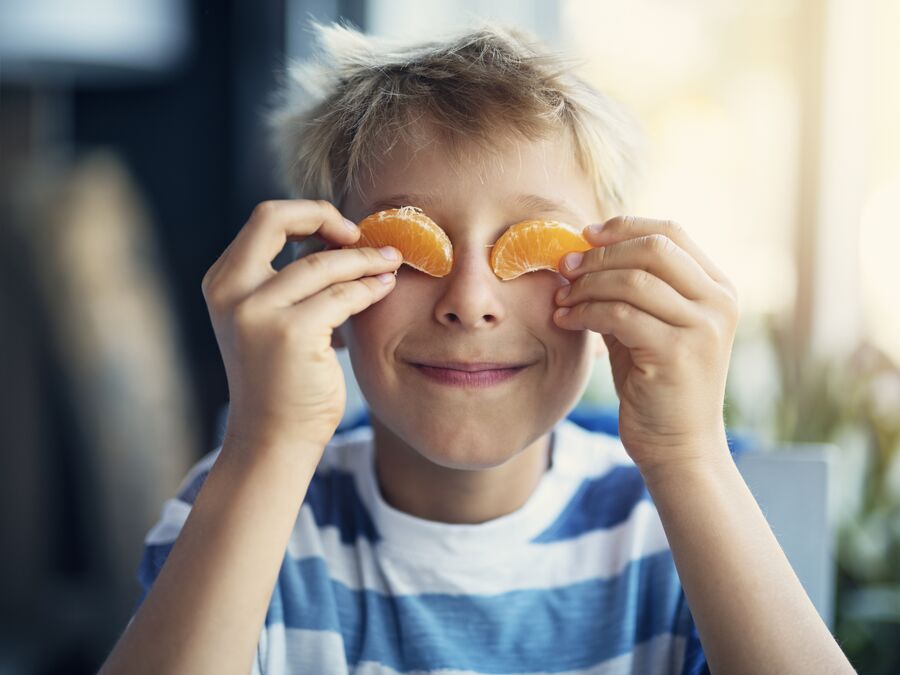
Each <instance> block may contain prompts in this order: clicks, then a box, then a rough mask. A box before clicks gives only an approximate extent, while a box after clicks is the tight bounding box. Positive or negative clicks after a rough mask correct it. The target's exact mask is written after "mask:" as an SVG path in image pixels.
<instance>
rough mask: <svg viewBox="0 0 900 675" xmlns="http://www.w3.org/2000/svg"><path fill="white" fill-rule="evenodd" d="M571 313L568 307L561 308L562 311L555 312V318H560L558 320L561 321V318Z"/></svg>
mask: <svg viewBox="0 0 900 675" xmlns="http://www.w3.org/2000/svg"><path fill="white" fill-rule="evenodd" d="M571 311H572V310H571V309H569V308H568V307H563V308H562V309H558V310H556V316H557V318H560V319H561V318H563V317H564V316H565V315H566V314H568V313H569V312H571Z"/></svg>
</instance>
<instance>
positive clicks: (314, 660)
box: [263, 625, 685, 675]
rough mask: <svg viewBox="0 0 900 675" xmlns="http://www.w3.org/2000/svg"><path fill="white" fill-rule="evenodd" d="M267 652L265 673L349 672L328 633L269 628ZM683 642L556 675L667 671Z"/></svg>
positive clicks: (368, 674) (375, 668) (666, 639)
mask: <svg viewBox="0 0 900 675" xmlns="http://www.w3.org/2000/svg"><path fill="white" fill-rule="evenodd" d="M268 633H269V635H268V647H269V649H268V654H267V655H264V656H263V662H264V663H265V665H266V667H265V670H264V672H265V673H266V675H289V674H290V673H312V672H316V673H329V674H336V675H342V674H345V673H349V672H350V670H349V669H348V667H347V663H346V660H345V656H344V646H343V640H342V639H341V636H340V635H339V634H338V633H335V632H332V631H317V630H306V629H301V628H285V627H284V626H283V625H273V626H270V627H269V628H268ZM684 649H685V638H683V637H680V636H673V635H670V634H669V633H664V634H662V635H657V636H656V637H654V638H652V639H651V640H648V641H646V642H642V643H641V644H639V645H637V646H636V647H635V648H634V650H632V651H631V652H628V653H627V654H622V655H621V656H617V657H615V658H613V659H609V660H607V661H604V662H603V663H598V664H597V665H595V666H592V667H591V668H587V669H583V670H568V671H564V672H560V671H555V672H554V675H624V674H625V673H637V674H643V673H668V672H677V671H678V670H679V669H680V667H681V661H682V659H683V654H684ZM352 672H353V673H354V675H399V674H400V673H401V672H402V673H403V675H432V674H433V675H479V673H478V671H473V670H455V669H449V668H439V669H436V670H428V671H423V670H407V671H397V670H394V669H393V668H389V667H388V666H385V665H382V664H380V663H375V662H373V661H363V662H361V663H359V664H357V665H356V667H355V668H354V669H353V671H352ZM523 675H549V674H548V673H547V672H546V671H528V672H527V673H523Z"/></svg>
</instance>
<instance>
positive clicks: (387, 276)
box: [375, 272, 397, 284]
mask: <svg viewBox="0 0 900 675" xmlns="http://www.w3.org/2000/svg"><path fill="white" fill-rule="evenodd" d="M375 278H376V279H378V281H380V282H381V283H383V284H390V283H393V281H394V279H396V278H397V277H395V276H394V273H393V272H384V273H383V274H379V275H378V276H377V277H375Z"/></svg>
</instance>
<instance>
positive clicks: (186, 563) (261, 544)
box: [101, 441, 321, 675]
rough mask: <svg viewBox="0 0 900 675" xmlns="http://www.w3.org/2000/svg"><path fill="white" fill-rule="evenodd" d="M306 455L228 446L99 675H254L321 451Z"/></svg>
mask: <svg viewBox="0 0 900 675" xmlns="http://www.w3.org/2000/svg"><path fill="white" fill-rule="evenodd" d="M306 450H307V452H304V449H303V448H297V447H284V448H281V447H274V445H273V446H271V447H266V448H252V449H251V448H242V447H237V444H236V443H234V442H229V441H226V442H225V445H224V446H223V448H222V451H221V453H220V454H219V457H218V459H217V461H216V463H215V465H214V466H213V468H212V470H211V471H210V474H209V476H208V477H207V479H206V482H205V483H204V485H203V488H202V489H201V491H200V493H199V495H198V496H197V500H196V502H195V503H194V506H193V508H192V509H191V513H190V515H189V516H188V519H187V521H186V522H185V524H184V527H183V528H182V531H181V533H180V535H179V537H178V539H177V541H176V542H175V545H174V547H173V548H172V551H171V552H170V554H169V557H168V559H167V561H166V563H165V565H164V566H163V568H162V570H161V571H160V574H159V576H158V577H157V579H156V581H155V582H154V584H153V587H152V588H151V590H150V592H149V593H148V595H147V597H146V598H145V599H144V602H143V603H142V605H141V608H140V610H139V611H138V612H137V614H136V615H135V617H134V619H133V621H132V622H131V624H130V625H129V627H128V628H127V629H126V631H125V632H124V634H123V635H122V637H121V638H120V639H119V642H118V643H117V644H116V647H115V649H114V650H113V652H112V653H111V654H110V656H109V658H108V659H107V661H106V663H105V664H104V667H103V669H102V670H101V674H102V675H112V674H113V673H128V674H129V675H134V674H137V673H156V674H159V673H164V674H168V673H192V674H194V673H217V674H219V673H241V674H242V675H246V674H247V673H249V672H250V670H251V666H252V661H253V657H254V653H255V649H256V645H257V642H258V639H259V633H260V630H261V628H262V624H263V621H264V619H265V615H266V611H267V608H268V605H269V601H270V599H271V596H272V590H273V588H274V585H275V581H276V579H277V576H278V571H279V569H280V567H281V562H282V559H283V557H284V552H285V549H286V548H287V543H288V538H289V537H290V533H291V530H292V528H293V525H294V522H295V521H296V518H297V513H298V510H299V508H300V505H301V504H302V502H303V499H304V497H305V495H306V491H307V488H308V486H309V482H310V480H311V478H312V475H313V473H314V471H315V467H316V464H317V462H318V460H319V458H320V457H321V450H318V451H317V450H316V449H315V448H313V449H306Z"/></svg>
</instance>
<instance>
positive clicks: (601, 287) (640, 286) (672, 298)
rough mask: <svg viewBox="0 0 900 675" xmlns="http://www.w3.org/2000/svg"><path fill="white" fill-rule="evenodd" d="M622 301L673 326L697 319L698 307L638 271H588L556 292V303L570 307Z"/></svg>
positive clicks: (688, 324) (665, 284)
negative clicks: (590, 303)
mask: <svg viewBox="0 0 900 675" xmlns="http://www.w3.org/2000/svg"><path fill="white" fill-rule="evenodd" d="M614 300H622V301H623V302H627V303H628V304H629V305H632V306H633V307H636V308H638V309H640V310H642V311H644V312H646V313H647V314H650V315H651V316H654V317H656V318H657V319H659V320H660V321H663V322H665V323H667V324H669V325H672V326H682V327H688V326H692V325H694V324H696V323H697V321H698V320H699V310H698V309H697V306H696V305H695V304H694V303H692V302H691V301H690V300H688V299H687V298H685V297H684V296H683V295H681V294H680V293H678V291H676V290H675V289H674V288H672V287H671V286H669V284H667V283H665V282H664V281H663V280H662V279H659V278H658V277H655V276H653V275H652V274H650V272H646V271H644V270H639V269H629V270H602V271H600V272H587V273H585V274H582V275H581V276H579V277H578V278H577V279H576V280H575V281H574V282H573V283H572V284H571V285H569V286H563V287H562V288H560V289H559V290H558V291H557V292H556V301H557V303H558V304H559V305H561V306H563V307H573V306H575V305H578V304H580V303H582V302H588V301H614Z"/></svg>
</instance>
